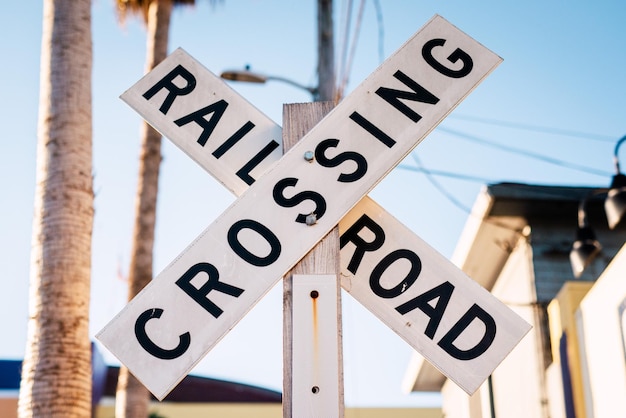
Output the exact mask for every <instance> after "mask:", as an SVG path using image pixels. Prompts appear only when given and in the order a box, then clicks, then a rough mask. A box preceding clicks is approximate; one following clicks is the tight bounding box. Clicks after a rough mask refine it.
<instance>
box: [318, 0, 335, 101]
mask: <svg viewBox="0 0 626 418" xmlns="http://www.w3.org/2000/svg"><path fill="white" fill-rule="evenodd" d="M317 34H318V39H317V55H318V63H317V74H318V83H319V84H318V97H317V100H318V101H334V100H335V47H334V35H333V34H334V30H333V1H332V0H317Z"/></svg>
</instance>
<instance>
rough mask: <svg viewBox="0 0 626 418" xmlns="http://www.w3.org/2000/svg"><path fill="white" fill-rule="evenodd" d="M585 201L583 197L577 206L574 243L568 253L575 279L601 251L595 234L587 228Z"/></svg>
mask: <svg viewBox="0 0 626 418" xmlns="http://www.w3.org/2000/svg"><path fill="white" fill-rule="evenodd" d="M587 199H588V197H585V198H584V199H583V200H581V201H580V204H579V205H578V229H577V230H576V241H574V244H572V250H571V251H570V253H569V260H570V263H571V265H572V271H573V272H574V277H575V278H577V279H578V278H579V277H580V276H581V275H582V274H583V271H584V270H585V269H586V268H587V267H588V266H589V264H591V262H592V261H593V259H594V258H595V257H596V256H597V255H598V254H599V253H600V251H601V250H602V245H600V242H598V240H597V239H596V234H595V233H594V232H593V229H591V226H589V221H588V220H587V208H586V206H587Z"/></svg>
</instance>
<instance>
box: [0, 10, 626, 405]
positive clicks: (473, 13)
mask: <svg viewBox="0 0 626 418" xmlns="http://www.w3.org/2000/svg"><path fill="white" fill-rule="evenodd" d="M344 3H345V2H343V1H338V0H337V1H336V4H335V12H336V13H335V14H336V17H335V24H336V27H337V30H336V35H337V47H336V50H337V53H338V54H339V53H340V51H341V49H342V48H341V46H342V43H341V42H342V40H341V37H340V35H342V33H343V29H342V28H344V27H345V25H344V21H345V20H344V19H345V18H344V10H345V5H344ZM355 3H358V2H355ZM380 4H381V8H382V26H380V25H379V21H378V19H377V15H376V13H375V8H374V2H372V1H367V2H366V4H365V12H364V15H363V20H362V25H361V30H360V34H359V36H358V43H357V45H356V50H355V51H356V52H355V57H354V62H353V65H352V70H351V72H350V78H349V84H348V88H347V92H348V93H349V91H350V90H351V89H352V88H354V87H355V86H356V85H358V83H360V82H361V81H362V80H363V79H364V78H365V77H367V75H369V74H370V73H371V72H372V71H373V70H374V69H375V68H376V67H377V66H378V65H379V64H380V63H381V55H382V57H387V56H389V55H390V54H391V53H392V52H393V51H395V50H396V49H397V48H399V47H400V46H401V45H402V44H403V43H404V42H405V41H406V40H407V39H408V38H409V37H410V36H411V35H412V34H413V33H414V32H416V31H417V30H418V29H419V28H420V27H421V26H422V25H424V24H425V23H426V22H427V21H428V20H429V19H430V18H431V17H432V16H433V15H434V14H440V15H442V16H443V17H445V18H446V19H447V20H449V21H450V22H451V23H453V24H455V25H456V26H457V27H459V28H460V29H461V30H463V31H464V32H466V33H467V34H469V35H470V36H472V37H473V38H475V39H476V40H478V41H479V42H481V43H482V44H483V45H485V46H486V47H488V48H489V49H491V50H493V51H494V52H495V53H497V54H498V55H500V56H501V57H502V58H503V59H504V62H503V63H502V64H501V65H500V66H499V67H498V68H497V69H496V70H495V71H494V73H493V74H492V75H490V76H489V77H488V78H487V79H486V80H485V81H484V82H483V83H482V84H481V85H480V86H479V87H478V88H477V89H476V90H475V91H474V92H473V93H472V94H471V95H470V96H469V97H468V98H467V99H466V100H465V101H464V102H463V103H462V104H461V105H460V106H459V107H458V108H457V109H456V110H455V111H454V112H453V113H452V114H451V115H450V116H449V117H448V118H447V119H446V120H445V121H444V122H443V123H442V124H441V125H440V127H439V128H437V129H436V130H435V131H434V132H433V133H432V134H431V135H430V136H429V137H428V138H427V139H426V140H425V141H424V142H423V143H422V144H421V145H420V146H419V147H418V148H416V151H415V153H414V155H413V156H409V157H408V158H407V159H406V160H405V161H404V162H403V164H402V165H401V167H399V168H396V169H395V170H393V171H392V172H391V173H390V174H389V175H388V176H387V178H386V179H385V180H383V182H381V183H380V184H379V185H378V186H377V187H376V189H374V191H373V192H372V194H371V195H372V197H373V198H374V199H376V200H377V201H378V202H379V203H380V204H381V205H382V206H384V207H385V208H386V209H387V210H388V211H389V212H390V213H391V214H393V215H394V216H395V217H397V218H398V219H399V220H401V221H402V222H403V223H404V224H405V225H407V226H408V227H409V228H411V229H412V230H413V231H414V232H415V233H416V234H418V235H420V236H421V237H422V238H423V239H425V240H426V241H427V242H428V243H430V244H431V245H432V246H433V247H434V248H436V249H437V250H439V251H440V252H441V253H442V254H443V255H445V256H446V257H450V256H451V255H452V253H453V251H454V247H455V245H456V241H457V239H458V237H459V235H460V233H461V231H462V228H463V225H464V223H465V222H466V220H467V217H468V212H467V210H466V209H467V208H471V206H472V204H473V202H474V199H475V198H476V195H477V194H478V193H479V191H480V188H481V186H482V185H483V184H484V183H486V182H500V181H515V182H524V183H532V184H559V185H590V186H599V187H606V186H608V184H609V182H610V176H611V174H612V173H613V166H612V153H613V147H614V145H615V142H616V141H617V140H618V139H619V138H621V137H622V136H623V135H625V134H626V123H625V122H624V120H625V117H624V114H625V110H626V77H625V75H624V68H626V32H625V31H624V29H623V22H624V21H626V4H624V3H623V2H621V1H617V0H615V1H608V0H604V1H597V2H593V3H592V2H590V1H582V0H547V1H545V0H543V1H539V0H529V1H525V2H504V1H496V0H477V1H474V2H471V4H469V3H468V2H465V1H460V0H438V1H434V0H433V1H390V0H380ZM357 8H358V4H355V6H354V9H355V10H356V9H357ZM315 22H316V21H315V2H314V1H313V0H307V1H298V2H293V1H288V0H274V1H270V0H239V1H235V0H226V1H224V2H221V3H220V4H218V5H216V6H215V7H210V6H209V5H208V2H199V4H198V6H196V7H195V8H182V9H179V10H176V11H175V13H174V15H173V19H172V25H171V37H170V50H174V49H175V48H176V47H182V48H184V49H185V50H186V51H187V52H188V53H190V54H191V55H192V56H193V57H194V58H196V59H197V60H199V61H200V62H202V63H203V64H204V65H205V66H206V67H207V68H209V69H210V70H211V71H213V72H214V73H217V74H219V73H220V72H221V71H223V70H226V69H230V68H242V67H243V66H244V65H250V66H251V68H252V69H253V70H255V71H258V72H263V73H266V74H273V75H278V76H283V77H288V78H291V79H293V80H296V81H298V82H300V83H302V84H306V85H314V84H315V81H316V80H315V65H316V45H315ZM354 27H355V24H354V23H353V24H352V26H351V28H352V29H354ZM0 37H1V39H2V41H0V54H1V56H2V57H3V58H2V60H3V65H2V66H0V79H2V80H3V87H2V89H1V90H0V97H2V103H3V105H2V110H1V111H0V124H1V126H2V129H3V134H2V139H1V140H0V190H2V195H3V202H4V204H3V205H0V231H1V234H0V271H2V273H3V274H2V279H1V281H2V286H3V291H2V292H0V316H1V317H2V318H3V319H2V321H0V333H1V334H2V339H1V341H2V342H1V343H0V357H2V358H21V357H22V355H23V351H24V346H25V341H26V321H27V300H28V275H29V253H30V238H31V236H30V232H31V220H32V202H33V195H34V177H35V143H36V126H37V103H38V84H39V52H40V42H41V5H40V4H39V2H11V3H10V4H7V5H6V6H5V7H4V8H3V13H2V15H0ZM93 37H94V71H93V88H94V90H93V94H94V95H93V112H94V136H93V138H94V179H95V180H94V181H95V191H96V201H95V207H96V218H95V224H94V241H93V248H92V252H93V273H92V276H93V285H92V295H93V297H92V319H91V320H92V325H91V329H92V333H93V334H95V333H96V332H97V331H99V330H100V329H101V328H102V327H103V326H104V325H105V324H106V323H107V322H108V321H109V320H110V319H111V318H112V317H113V316H114V315H115V314H116V313H117V312H118V311H119V310H120V309H121V308H122V307H123V306H124V304H125V299H126V284H125V283H124V282H123V280H121V279H119V278H118V271H120V270H121V272H122V274H123V273H124V272H125V271H126V269H127V266H128V262H129V258H130V257H129V251H130V239H131V233H132V219H133V203H134V202H133V201H134V194H135V184H136V177H137V160H138V153H139V125H140V118H139V116H138V115H137V114H136V113H135V112H134V111H133V110H131V109H130V108H129V107H128V106H127V105H125V104H124V103H123V102H122V101H121V100H120V99H119V98H118V97H119V95H120V94H121V93H122V92H124V91H125V90H126V89H128V88H129V87H130V86H131V85H132V84H134V83H135V82H136V81H137V80H138V79H139V78H140V77H141V76H142V73H143V68H144V57H145V31H144V29H143V27H142V25H141V24H140V23H139V22H138V21H137V20H135V19H129V20H128V21H127V22H126V25H125V26H124V27H121V26H120V25H118V23H117V22H116V17H115V14H114V7H113V2H112V1H108V0H97V1H95V2H94V5H93ZM381 40H382V44H381V43H380V41H381ZM381 51H382V54H381ZM232 87H234V88H235V89H236V90H237V91H239V92H240V93H241V94H242V95H243V96H244V97H246V98H247V99H248V100H249V101H250V102H251V103H253V104H254V105H255V106H256V107H258V108H259V109H260V110H261V111H263V112H264V113H266V114H267V115H268V116H269V117H270V118H272V119H273V120H275V121H276V122H278V123H281V112H282V104H283V103H293V102H306V101H310V96H309V94H308V93H306V92H304V91H301V90H298V89H295V88H293V87H291V86H288V85H285V84H281V83H278V82H273V83H268V84H266V85H245V84H232ZM163 152H164V161H163V164H162V174H161V189H160V190H161V191H160V196H159V206H158V214H157V217H158V220H157V223H158V225H157V232H156V233H157V236H156V248H155V273H156V272H159V271H160V270H161V269H162V268H163V267H164V266H165V265H167V264H169V262H170V261H171V260H172V259H173V258H174V257H175V256H177V255H178V253H180V251H182V250H183V249H184V248H185V247H186V246H187V244H189V242H191V240H193V239H194V238H195V237H196V235H197V234H198V233H199V232H200V231H201V230H203V229H204V228H205V227H206V226H207V225H208V224H209V223H210V222H211V221H212V220H213V219H214V218H215V217H216V216H218V215H219V214H220V213H221V212H222V211H223V210H224V209H225V208H226V207H228V206H229V205H230V203H232V201H233V199H234V198H233V197H232V196H231V195H230V193H229V192H227V191H226V190H224V189H223V188H222V187H221V186H220V185H219V184H218V183H217V182H216V181H215V180H214V179H212V178H211V177H210V176H209V175H207V174H206V173H205V172H204V171H203V170H202V169H200V168H199V167H197V166H196V164H195V163H194V162H193V161H191V159H189V158H188V157H187V156H186V155H184V154H183V153H182V152H180V151H179V150H178V149H176V148H175V147H174V146H172V145H171V144H170V143H169V142H168V141H167V140H164V149H163ZM415 157H416V158H415ZM418 163H419V164H423V167H426V168H428V169H430V170H433V171H437V172H440V171H443V172H446V173H453V174H455V175H458V176H460V177H461V178H458V176H457V177H450V176H436V177H434V178H435V180H436V182H437V184H436V185H434V184H433V183H432V182H431V181H430V180H429V178H428V177H427V176H425V175H424V173H423V172H420V171H415V169H416V168H417V167H418ZM622 165H623V164H622ZM442 191H443V192H442ZM575 222H576V220H575V217H574V214H572V235H573V234H574V227H575ZM281 307H282V304H281V293H280V286H277V288H276V289H274V290H273V291H271V292H270V293H269V294H268V295H267V296H266V297H265V298H264V299H263V300H262V301H261V303H259V304H258V305H257V306H256V307H255V308H254V309H253V310H252V311H251V312H250V313H249V314H248V315H247V316H246V317H245V318H244V319H243V320H242V321H241V322H240V323H239V325H237V327H235V329H234V330H233V331H232V332H231V333H230V334H229V335H228V336H227V337H226V338H225V339H224V340H223V341H222V342H220V344H218V346H217V347H216V348H215V349H214V350H213V351H212V352H211V353H210V354H209V355H208V356H207V357H206V358H205V360H203V361H202V362H201V363H200V364H199V365H198V366H197V368H196V370H195V373H198V374H203V375H210V376H214V377H218V378H226V379H231V380H239V381H244V382H248V383H252V384H258V385H263V386H268V387H271V388H274V389H280V388H281V384H282V383H281V382H282V370H281V366H282V358H281V352H282V345H281V344H282V343H281V335H280V334H281ZM410 355H411V349H410V348H409V347H408V345H406V343H404V342H403V341H402V340H401V339H400V338H399V337H397V336H396V335H395V334H393V333H392V332H391V331H390V330H388V329H387V328H386V327H385V326H384V325H382V324H381V323H380V322H379V321H378V320H377V319H376V318H375V317H373V316H372V315H370V314H369V313H368V312H367V311H365V310H364V309H363V308H362V307H360V306H358V305H357V304H355V303H354V302H352V301H351V300H350V296H349V295H344V359H345V393H346V403H347V404H348V405H349V406H354V405H359V406H368V405H385V406H406V405H424V404H426V405H428V404H433V403H436V402H437V397H436V396H422V395H415V394H413V395H406V394H403V393H402V392H401V391H400V384H401V381H402V377H403V375H404V371H405V370H406V367H407V365H408V361H409V358H410ZM107 359H108V360H110V361H114V359H112V358H111V357H110V356H109V357H107Z"/></svg>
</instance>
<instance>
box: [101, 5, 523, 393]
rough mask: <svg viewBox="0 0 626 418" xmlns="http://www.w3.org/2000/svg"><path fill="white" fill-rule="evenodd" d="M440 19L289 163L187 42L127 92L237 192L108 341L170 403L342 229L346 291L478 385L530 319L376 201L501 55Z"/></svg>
mask: <svg viewBox="0 0 626 418" xmlns="http://www.w3.org/2000/svg"><path fill="white" fill-rule="evenodd" d="M500 62H501V59H500V58H499V57H498V56H497V55H495V54H493V53H492V52H491V51H489V50H488V49H486V48H485V47H483V46H482V45H480V44H479V43H477V42H476V41H474V40H473V39H471V38H470V37H468V36H467V35H465V34H464V33H462V32H461V31H459V30H458V29H457V28H455V27H454V26H452V25H451V24H450V23H448V22H447V21H446V20H445V19H443V18H442V17H439V16H435V17H434V18H432V19H431V20H430V22H429V23H428V24H427V25H426V26H425V27H424V28H422V29H421V30H420V31H419V32H418V33H416V34H415V35H414V36H413V37H412V38H411V39H410V40H409V41H407V43H405V45H404V46H402V47H401V48H400V49H399V50H398V51H397V52H396V53H395V54H394V55H392V56H391V57H390V58H389V59H388V60H387V61H385V62H384V63H383V64H382V65H381V66H380V67H379V68H378V69H377V70H376V71H375V72H374V73H373V74H372V75H371V76H370V77H368V78H367V79H366V80H365V81H364V82H363V83H362V84H361V85H360V86H359V87H357V89H355V91H354V92H353V93H352V94H350V95H349V96H348V97H347V98H346V99H345V100H344V101H343V102H342V103H340V104H339V105H338V106H337V107H336V108H335V109H334V110H333V111H331V113H330V114H329V115H328V116H327V117H326V118H324V119H323V120H322V121H321V122H320V123H319V124H318V125H317V126H315V127H314V128H313V129H312V130H311V131H310V132H309V133H308V134H306V135H305V136H304V138H303V139H302V140H301V141H300V142H299V143H298V144H297V145H295V146H294V147H293V148H292V149H291V150H290V151H289V152H287V153H286V154H285V155H284V156H282V158H281V157H280V155H281V151H280V147H279V144H278V139H279V138H280V135H281V134H280V128H279V127H278V126H276V125H275V124H274V123H273V122H271V120H269V119H268V118H267V117H266V116H265V115H263V114H262V113H261V112H259V111H258V110H257V109H255V108H254V107H253V106H251V105H250V104H249V103H247V102H246V101H245V100H244V99H242V98H241V97H240V96H238V95H237V94H236V93H235V92H234V91H232V90H231V89H230V88H229V87H228V86H227V85H226V84H224V83H223V81H222V80H220V79H219V78H217V77H216V76H215V75H213V74H211V73H210V72H209V71H208V70H207V69H205V68H204V67H203V66H202V65H201V64H199V63H198V62H197V61H195V60H194V59H193V58H191V57H190V56H189V55H187V54H186V53H185V52H184V51H183V50H181V49H179V50H177V51H175V52H174V53H173V54H172V55H170V57H168V58H167V59H166V60H165V61H163V62H162V63H161V64H160V65H159V66H157V67H156V68H155V69H154V70H153V71H151V72H150V73H149V74H147V75H146V76H145V77H144V78H142V79H141V80H140V81H139V82H137V83H136V84H135V85H134V86H133V87H131V88H130V89H129V90H128V91H127V92H126V93H124V94H123V95H122V98H123V99H124V100H125V101H126V102H127V103H129V104H130V105H131V106H132V107H133V108H135V109H136V110H137V111H138V112H139V113H140V114H141V115H142V116H143V117H144V118H145V119H146V120H147V121H148V122H149V123H151V124H152V125H153V126H154V127H155V128H156V129H158V130H159V131H161V132H162V133H163V134H164V135H165V136H166V137H168V138H169V139H170V140H172V141H173V142H174V143H175V144H176V145H177V146H179V147H180V148H181V149H183V150H184V151H185V152H186V153H187V154H189V155H190V156H191V157H192V158H193V159H194V160H195V161H196V162H198V163H199V164H200V165H201V166H202V167H204V168H205V169H207V170H208V171H209V172H210V173H211V174H212V175H214V176H215V177H216V178H217V179H218V180H220V181H221V182H222V183H223V184H224V185H225V186H226V187H228V188H229V189H230V190H231V191H233V192H234V193H235V194H236V195H238V196H239V198H238V199H237V200H236V201H235V203H233V205H231V206H230V207H229V208H228V209H227V210H226V211H224V213H223V214H222V215H221V216H220V217H218V218H217V219H216V220H215V221H214V222H213V223H212V224H211V225H210V226H209V227H208V228H207V229H206V230H204V231H203V232H202V233H201V234H200V236H199V237H198V238H197V239H196V240H195V241H194V242H192V243H191V244H190V245H189V246H188V247H187V249H186V250H184V251H183V252H182V253H181V254H180V255H179V256H178V257H177V258H176V259H175V260H174V261H173V262H172V263H171V264H170V265H169V266H168V267H166V268H165V269H164V270H163V272H161V273H160V274H159V275H158V276H157V277H156V278H155V279H154V280H153V281H152V282H151V283H150V284H149V285H148V286H147V287H146V288H145V289H144V290H143V291H142V292H141V293H140V294H138V295H137V296H136V297H135V298H134V299H133V300H132V301H131V302H130V303H129V304H128V305H127V306H126V307H125V308H124V309H123V310H122V311H121V312H120V313H119V314H118V315H117V316H116V317H115V318H114V319H113V320H112V321H111V322H110V323H109V324H108V325H107V326H106V327H105V328H104V329H103V330H102V331H101V332H100V333H99V334H98V336H97V337H98V339H99V340H100V341H101V342H102V343H103V344H104V345H105V346H106V347H107V348H108V349H109V350H110V351H111V352H112V353H113V354H114V355H116V356H117V357H118V359H119V360H120V361H121V362H122V363H124V364H125V365H126V366H127V367H128V368H129V369H130V371H131V372H132V373H133V374H134V375H135V376H136V377H137V378H138V379H139V380H140V381H141V382H142V383H143V384H144V385H145V386H146V387H147V388H148V389H149V390H150V391H151V392H152V393H153V394H154V395H155V396H156V397H157V398H159V399H162V398H163V397H165V396H166V395H167V393H169V391H171V389H173V387H174V386H175V385H176V384H177V383H178V382H179V381H180V380H181V379H182V378H183V377H184V376H185V375H186V374H187V373H189V371H190V370H191V369H192V368H193V366H194V365H195V364H196V363H197V362H198V361H200V360H201V359H202V358H203V357H204V355H205V354H206V353H207V352H208V351H209V350H210V349H211V348H212V347H213V346H215V344H217V343H218V342H219V340H220V339H221V338H222V337H223V336H224V335H225V334H226V333H227V332H228V331H229V330H230V329H231V328H232V327H234V326H235V325H236V323H237V322H238V321H239V320H240V319H241V318H242V317H243V316H244V315H245V314H246V313H247V312H248V311H249V310H250V309H251V308H252V306H254V304H256V303H257V302H258V301H259V300H260V298H261V297H263V295H264V294H265V293H266V292H267V291H269V290H270V289H271V287H272V286H273V285H274V284H275V283H276V282H277V281H278V280H280V278H281V277H282V276H283V275H284V274H285V273H287V272H288V271H289V270H290V269H291V268H292V267H293V266H294V265H295V264H296V263H297V262H298V261H299V260H300V259H301V258H302V257H303V256H305V255H306V254H307V252H308V251H309V250H310V249H311V248H313V247H314V246H315V245H316V243H317V242H319V241H320V240H321V239H322V238H323V237H324V236H325V235H326V234H327V233H328V232H329V231H330V230H331V229H332V228H333V227H334V226H335V225H337V224H339V227H340V233H341V239H340V246H341V256H340V258H341V266H342V280H341V281H342V286H343V288H344V289H346V290H347V291H348V292H349V293H350V294H351V295H352V296H354V297H355V298H356V299H357V300H358V301H359V302H361V303H362V304H363V305H364V306H365V307H367V308H368V309H369V310H370V311H372V312H373V313H374V314H375V315H377V316H378V317H379V318H380V319H381V320H383V322H385V323H386V324H387V325H388V326H390V327H391V328H392V329H393V330H394V331H395V332H396V333H398V334H399V335H400V336H401V337H402V338H403V339H405V340H406V341H407V342H408V343H409V344H410V345H411V346H412V347H413V348H415V349H416V350H418V351H419V352H421V353H422V354H423V355H424V356H425V357H426V358H427V359H428V360H429V361H431V362H432V363H433V364H434V365H435V366H436V367H437V368H438V369H439V370H441V371H442V373H444V374H445V375H446V376H448V377H449V378H450V379H452V380H453V381H455V382H456V383H457V384H458V385H459V386H461V387H462V388H463V389H464V390H465V391H466V392H468V393H473V392H474V391H475V390H476V389H477V388H478V387H479V385H480V384H481V383H482V382H483V381H484V380H485V379H486V378H487V377H488V376H489V374H490V373H491V372H492V371H493V370H494V369H495V367H496V366H497V365H498V364H499V363H500V362H501V361H502V360H503V359H504V357H505V356H506V355H507V354H508V353H509V352H510V350H511V349H512V348H513V347H514V346H515V345H516V344H517V343H518V342H519V340H520V339H521V338H522V337H523V336H524V335H525V334H526V332H528V330H529V325H528V324H527V323H526V322H525V321H523V320H522V319H521V318H519V317H518V316H517V315H516V314H514V313H513V312H512V311H511V310H510V309H508V308H507V307H506V306H505V305H503V304H502V303H501V302H499V301H498V300H497V299H496V298H495V297H493V296H492V295H491V294H490V293H489V292H487V291H486V290H484V289H483V288H482V287H480V286H479V285H478V284H476V283H475V282H473V281H472V280H471V279H470V278H468V277H467V276H466V275H465V274H464V273H463V272H461V271H460V270H459V269H458V268H456V267H455V266H454V265H452V264H451V263H450V262H449V261H447V260H446V259H445V258H444V257H442V256H441V255H439V254H438V253H437V252H436V251H435V250H433V249H432V248H431V247H429V246H428V245H427V244H426V243H424V242H423V241H422V240H421V239H419V238H418V237H416V236H415V235H414V234H413V233H412V232H411V231H409V230H408V229H407V228H406V227H404V226H403V225H401V224H400V223H399V222H398V221H397V220H395V219H394V218H393V217H392V216H391V215H389V214H388V213H387V212H386V211H384V210H383V209H382V208H381V207H380V206H378V205H377V204H376V203H375V202H373V201H372V200H371V199H369V198H368V197H367V196H366V194H367V193H368V192H369V190H371V189H372V188H373V187H374V186H375V185H376V184H377V183H378V182H379V181H380V180H381V179H382V178H383V177H384V176H385V175H386V174H387V173H388V172H389V171H390V170H391V169H393V167H395V165H397V164H398V163H399V162H400V161H401V160H402V158H404V157H405V156H406V155H407V154H408V153H410V152H411V151H412V149H413V148H414V147H415V146H417V145H418V144H419V142H421V140H422V139H423V138H424V137H425V136H426V135H427V134H428V133H429V132H430V131H432V130H433V129H434V127H435V126H436V125H437V124H438V123H439V122H440V121H441V120H443V118H445V116H446V115H447V114H448V113H449V112H450V111H451V110H452V109H453V108H454V107H455V106H456V105H457V104H458V103H459V102H460V101H461V100H462V99H463V98H464V97H465V96H466V95H467V94H468V93H469V92H470V91H471V90H472V89H473V88H474V87H476V85H477V84H478V83H479V82H480V81H482V79H484V78H485V77H486V76H487V75H488V74H489V73H490V72H491V71H492V70H493V69H494V68H495V67H496V66H497V65H498V64H499V63H500Z"/></svg>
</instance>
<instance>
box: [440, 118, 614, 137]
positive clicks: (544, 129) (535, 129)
mask: <svg viewBox="0 0 626 418" xmlns="http://www.w3.org/2000/svg"><path fill="white" fill-rule="evenodd" d="M448 117H449V118H450V119H462V120H466V121H470V122H477V123H483V124H488V125H494V126H502V127H504V128H513V129H520V130H525V131H533V132H538V133H544V134H552V135H561V136H569V137H575V138H581V139H590V140H595V141H602V142H615V138H614V137H612V136H608V135H599V134H594V133H589V132H578V131H571V130H568V129H558V128H551V127H546V126H537V125H530V124H525V123H517V122H509V121H503V120H498V119H490V118H480V117H476V116H467V115H459V114H451V115H449V116H448Z"/></svg>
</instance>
